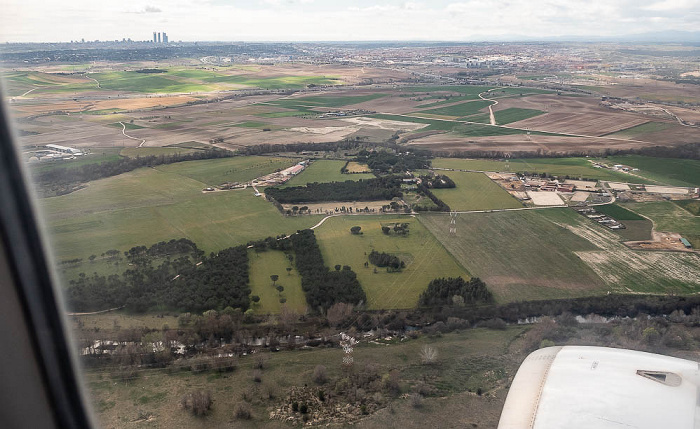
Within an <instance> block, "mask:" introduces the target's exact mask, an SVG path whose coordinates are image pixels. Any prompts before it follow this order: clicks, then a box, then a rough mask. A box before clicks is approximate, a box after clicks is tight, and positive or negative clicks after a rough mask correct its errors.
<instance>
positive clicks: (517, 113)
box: [493, 107, 545, 125]
mask: <svg viewBox="0 0 700 429" xmlns="http://www.w3.org/2000/svg"><path fill="white" fill-rule="evenodd" d="M544 113H545V112H543V111H541V110H536V109H520V108H517V107H511V108H509V109H503V110H497V111H494V112H493V115H494V116H495V118H496V123H497V124H499V125H504V124H510V123H511V122H517V121H522V120H523V119H528V118H534V117H535V116H539V115H542V114H544Z"/></svg>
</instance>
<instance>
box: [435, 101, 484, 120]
mask: <svg viewBox="0 0 700 429" xmlns="http://www.w3.org/2000/svg"><path fill="white" fill-rule="evenodd" d="M492 104H493V102H492V101H486V100H476V101H468V102H465V103H459V104H453V105H451V106H445V107H438V108H434V109H428V110H423V111H422V112H423V113H430V114H434V115H443V116H454V117H462V116H469V115H475V114H477V113H483V112H482V109H485V108H487V107H488V106H490V105H492Z"/></svg>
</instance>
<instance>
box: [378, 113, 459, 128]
mask: <svg viewBox="0 0 700 429" xmlns="http://www.w3.org/2000/svg"><path fill="white" fill-rule="evenodd" d="M369 117H370V118H377V119H388V120H391V121H401V122H413V123H417V124H426V125H427V126H426V127H424V128H421V129H419V130H418V132H422V131H434V130H437V131H452V129H453V128H455V127H457V126H459V125H462V123H461V122H457V121H446V120H439V119H428V118H415V117H410V116H400V115H385V114H382V113H378V114H375V115H369Z"/></svg>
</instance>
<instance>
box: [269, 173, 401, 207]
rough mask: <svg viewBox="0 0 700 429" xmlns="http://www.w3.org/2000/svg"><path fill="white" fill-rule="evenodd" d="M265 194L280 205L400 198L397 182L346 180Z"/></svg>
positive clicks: (397, 179)
mask: <svg viewBox="0 0 700 429" xmlns="http://www.w3.org/2000/svg"><path fill="white" fill-rule="evenodd" d="M265 194H266V195H269V196H270V197H272V198H274V199H275V200H276V201H277V202H279V203H281V204H297V203H312V202H320V201H376V200H390V199H392V198H394V197H401V196H402V195H403V194H402V193H401V179H400V178H399V177H393V176H392V177H382V178H378V179H366V180H362V179H361V180H357V181H353V180H347V181H345V182H330V183H309V184H308V185H306V186H295V187H291V188H275V187H270V188H267V189H266V190H265Z"/></svg>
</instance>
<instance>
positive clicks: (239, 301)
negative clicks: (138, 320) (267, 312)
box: [67, 239, 250, 312]
mask: <svg viewBox="0 0 700 429" xmlns="http://www.w3.org/2000/svg"><path fill="white" fill-rule="evenodd" d="M165 255H167V256H165ZM125 256H126V257H127V260H129V261H130V263H131V264H132V265H131V268H129V269H128V270H126V271H125V272H124V273H123V274H122V275H121V276H118V275H110V276H109V277H106V276H101V275H99V274H97V273H94V274H93V275H92V276H87V275H85V273H81V274H80V275H79V276H78V279H77V280H72V281H71V282H70V286H69V287H68V290H67V296H68V302H69V306H70V307H71V308H72V309H73V310H75V311H96V310H104V309H108V308H114V307H122V306H125V307H126V308H127V310H130V311H137V312H141V311H146V310H148V309H151V308H156V307H157V308H161V309H162V308H167V309H173V310H183V311H204V310H209V309H222V308H225V307H229V306H230V307H233V308H240V309H242V310H246V309H247V308H248V305H249V298H248V295H249V294H250V288H249V286H248V252H247V250H246V248H245V246H238V247H232V248H228V249H225V250H222V251H220V252H219V253H218V254H214V253H212V254H210V255H209V257H206V256H204V254H203V252H202V251H200V250H199V249H197V246H196V245H195V244H194V243H192V242H191V241H189V240H186V239H181V240H171V241H170V242H168V243H165V242H162V243H158V244H156V245H153V246H151V247H150V248H147V247H145V246H138V247H134V248H132V249H130V250H129V251H127V252H125ZM164 256H165V259H163V257H164ZM171 256H177V258H175V259H172V258H171ZM156 263H159V264H158V265H156Z"/></svg>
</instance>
